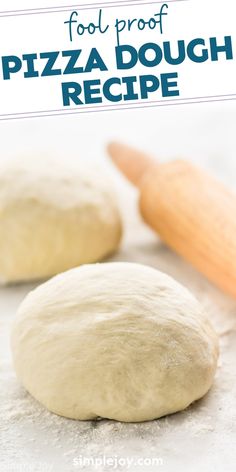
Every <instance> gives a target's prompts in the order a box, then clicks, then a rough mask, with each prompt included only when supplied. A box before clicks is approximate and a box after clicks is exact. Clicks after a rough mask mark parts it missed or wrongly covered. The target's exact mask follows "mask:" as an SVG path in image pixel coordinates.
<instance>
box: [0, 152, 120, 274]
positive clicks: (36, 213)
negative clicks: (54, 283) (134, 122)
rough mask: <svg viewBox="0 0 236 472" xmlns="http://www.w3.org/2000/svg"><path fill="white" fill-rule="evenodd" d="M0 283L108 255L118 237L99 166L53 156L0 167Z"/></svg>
mask: <svg viewBox="0 0 236 472" xmlns="http://www.w3.org/2000/svg"><path fill="white" fill-rule="evenodd" d="M0 228H1V230H0V282H2V283H7V282H18V281H24V280H31V279H40V278H46V277H49V276H52V275H54V274H57V273H59V272H62V271H65V270H67V269H70V268H71V267H75V266H77V265H80V264H84V263H90V262H96V261H99V260H102V259H103V258H104V257H105V256H107V255H108V254H110V253H112V252H113V251H114V250H115V249H116V248H117V246H118V244H119V240H120V237H121V221H120V216H119V212H118V209H117V205H116V201H115V198H114V195H113V191H112V190H111V188H110V185H109V184H108V183H107V177H106V176H105V175H104V173H103V169H92V168H89V167H88V166H85V165H84V164H83V163H81V164H79V165H77V164H76V165H75V164H73V163H72V162H71V161H69V162H67V161H64V162H63V161H62V160H61V159H59V158H58V160H55V159H52V158H45V157H43V158H42V157H41V158H40V157H38V158H36V157H35V158H34V157H31V159H29V158H22V159H18V160H15V161H13V162H10V163H4V164H1V166H0Z"/></svg>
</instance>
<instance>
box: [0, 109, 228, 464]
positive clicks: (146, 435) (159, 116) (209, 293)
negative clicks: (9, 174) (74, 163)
mask: <svg viewBox="0 0 236 472" xmlns="http://www.w3.org/2000/svg"><path fill="white" fill-rule="evenodd" d="M177 108H178V111H177V110H175V111H174V112H173V111H170V110H169V111H168V110H167V109H165V110H162V111H159V110H156V111H155V110H154V111H145V112H142V111H140V112H128V113H127V112H126V113H124V114H122V113H119V112H114V113H112V114H109V113H108V114H101V115H100V116H99V120H98V119H97V117H93V116H90V117H89V118H88V117H85V118H84V117H83V119H82V120H81V119H80V118H77V119H74V118H73V119H70V118H66V119H64V120H63V119H62V118H57V119H55V120H48V119H41V120H31V121H28V120H26V121H27V123H26V121H25V122H20V121H19V122H16V123H14V124H13V123H2V124H1V131H2V132H1V135H2V136H3V140H2V143H1V153H2V154H4V153H5V155H6V156H7V157H8V155H9V156H10V154H14V153H15V152H19V153H21V154H22V153H23V152H25V148H27V149H28V152H29V151H31V150H32V155H33V154H34V153H35V151H34V149H35V147H37V153H36V154H37V155H38V156H39V157H40V152H45V150H46V149H47V152H48V150H49V152H59V150H60V152H65V155H66V154H67V153H70V154H71V155H72V156H74V157H75V156H76V155H77V154H78V155H81V154H83V153H84V155H85V156H86V157H87V158H91V159H93V156H95V158H96V159H98V160H99V159H103V157H102V155H103V146H104V143H105V142H106V141H107V140H108V139H110V138H112V137H118V138H120V139H122V138H123V139H124V141H128V142H130V143H131V144H136V145H137V146H139V147H141V148H143V149H145V148H146V149H147V150H149V151H150V152H152V153H156V154H160V155H162V156H163V158H164V159H166V158H167V157H171V156H173V157H175V156H178V155H181V154H184V156H185V157H188V158H189V159H191V160H192V161H195V162H196V161H198V160H199V162H200V163H201V164H202V165H206V166H207V167H209V168H211V169H212V172H215V173H216V174H218V175H220V176H221V177H222V178H223V179H224V180H225V181H228V182H229V183H230V184H231V185H234V180H235V182H236V179H235V177H236V159H235V150H236V149H235V148H236V146H235V144H234V133H235V131H234V127H235V115H236V109H235V108H234V107H233V106H230V105H229V106H228V107H225V108H222V105H221V106H220V105H216V104H211V105H210V106H209V107H206V106H204V105H200V106H197V105H195V107H185V108H184V107H177ZM98 121H99V123H98ZM144 123H145V126H146V130H145V128H144ZM167 129H168V131H167ZM91 130H93V131H91ZM114 130H115V132H114ZM167 132H168V136H169V137H168V136H167ZM11 133H13V134H14V135H15V139H14V140H13V142H12V143H11V144H10V145H9V136H10V134H11ZM91 134H93V139H91ZM170 136H172V139H170ZM40 137H41V139H40ZM42 137H43V139H42ZM35 143H37V146H35ZM183 151H184V152H183ZM198 156H200V157H199V159H198ZM115 179H116V184H117V189H118V191H119V189H120V188H121V186H122V192H121V206H122V208H126V211H125V214H124V220H125V227H126V230H125V236H124V240H123V243H122V246H121V249H120V251H119V253H117V254H116V255H115V256H114V257H113V258H112V260H127V261H136V262H141V263H146V264H150V265H152V266H154V267H157V268H158V269H160V270H163V271H166V272H167V273H169V274H170V275H172V276H173V277H175V278H176V279H177V280H178V281H180V282H181V283H183V284H185V285H186V286H187V287H188V288H189V289H190V290H192V292H193V293H194V294H195V295H196V296H197V297H198V298H199V300H200V302H201V303H202V304H203V306H204V307H205V311H206V313H207V314H208V315H209V318H210V319H211V321H212V322H213V324H214V326H215V328H216V330H217V332H218V333H219V335H220V344H221V356H220V362H219V367H218V371H217V375H216V379H215V383H214V385H213V387H212V389H211V391H210V392H209V393H208V394H207V395H206V396H205V397H204V398H203V399H202V400H200V401H198V402H196V403H195V404H193V405H192V406H191V407H189V408H188V409H187V410H185V411H183V412H181V413H177V414H174V415H171V416H168V417H165V418H162V419H159V420H156V421H152V422H146V423H139V424H138V423H136V424H125V423H119V422H113V421H108V420H101V421H99V422H79V421H72V420H68V419H65V418H60V417H58V416H56V415H53V414H51V413H49V412H47V411H46V410H45V409H44V408H43V407H42V406H40V405H39V404H38V403H37V402H36V401H35V400H34V399H33V398H31V396H30V395H29V394H27V393H26V392H25V391H24V389H23V388H22V387H21V386H20V384H19V383H18V381H17V380H16V378H15V374H14V371H13V369H12V366H11V356H10V348H9V331H10V324H11V320H12V319H13V317H14V314H15V312H16V309H17V307H18V305H19V303H20V302H21V300H22V299H23V297H24V296H25V295H26V294H27V292H28V291H29V289H31V288H32V285H19V286H15V287H13V286H12V287H2V288H0V337H1V340H0V377H1V388H0V422H1V424H0V432H1V438H0V441H1V446H0V447H1V454H0V470H1V472H5V471H10V470H11V471H24V472H28V471H34V472H41V471H44V472H46V471H53V472H54V471H55V472H72V471H73V472H74V471H76V470H81V468H79V467H76V466H75V465H73V460H74V459H76V458H77V459H78V460H80V458H81V456H83V457H88V458H89V457H90V458H91V457H92V458H94V459H95V458H99V456H105V457H106V458H109V457H111V458H113V460H114V459H115V458H116V457H118V458H123V460H124V461H125V460H126V461H127V458H129V459H130V458H131V459H132V460H137V459H139V458H142V459H145V458H147V459H148V460H150V459H151V458H153V457H155V458H160V459H162V461H163V464H162V465H160V466H159V467H157V466H155V465H153V466H151V465H149V466H148V465H146V466H141V467H139V466H138V465H135V464H133V465H132V466H131V467H130V468H129V469H128V465H127V462H126V465H122V463H121V464H120V466H119V467H117V468H116V469H115V468H114V467H113V468H112V467H111V466H109V464H108V463H107V464H106V465H101V466H100V468H99V467H97V468H95V466H92V465H89V466H88V467H86V466H85V465H84V468H83V469H82V470H86V471H87V470H89V471H90V470H91V471H93V470H100V471H102V470H106V471H108V470H113V469H114V470H120V471H122V470H131V471H138V470H147V471H148V472H149V471H154V470H155V471H156V470H161V471H163V472H172V471H173V472H174V471H175V472H176V471H181V472H195V471H196V472H197V471H198V472H199V470H203V471H204V472H211V471H212V472H213V471H214V472H217V471H219V472H222V470H224V471H225V472H231V471H232V472H233V471H235V469H236V452H235V444H236V401H235V399H236V301H234V300H233V299H230V298H229V297H227V296H225V295H223V294H222V293H221V292H220V291H219V290H218V289H216V288H215V287H213V286H212V285H211V284H210V283H209V282H208V281H207V280H206V279H205V278H204V277H202V276H201V275H200V274H198V273H197V272H196V271H195V270H194V269H193V268H192V267H190V266H189V265H188V264H187V263H185V262H184V261H183V260H182V259H180V258H179V257H178V256H177V255H175V254H174V253H172V252H171V251H170V250H169V249H168V248H166V247H165V246H164V245H163V244H162V243H161V242H160V241H159V240H158V238H157V236H156V235H154V234H153V233H152V232H151V231H150V230H149V229H148V228H146V227H145V225H144V224H143V223H142V222H141V220H140V218H139V216H138V213H137V206H136V195H135V193H134V192H133V191H132V189H131V188H129V186H128V185H126V184H125V183H124V181H123V180H122V179H121V178H119V177H118V176H117V177H115ZM122 202H123V205H122ZM127 202H128V203H127ZM125 458H126V459H125ZM104 460H105V459H104Z"/></svg>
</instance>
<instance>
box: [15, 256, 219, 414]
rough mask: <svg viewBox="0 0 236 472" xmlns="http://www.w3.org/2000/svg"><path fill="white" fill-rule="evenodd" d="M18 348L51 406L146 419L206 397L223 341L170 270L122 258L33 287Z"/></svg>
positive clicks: (28, 382) (30, 384)
mask: <svg viewBox="0 0 236 472" xmlns="http://www.w3.org/2000/svg"><path fill="white" fill-rule="evenodd" d="M12 351H13V357H14V364H15V368H16V372H17V375H18V377H19V379H20V380H21V381H22V383H23V385H24V386H25V388H26V389H27V390H28V391H29V392H30V393H31V394H32V395H33V396H34V397H35V398H36V399H37V400H38V401H39V402H41V403H42V404H43V405H44V406H45V407H46V408H48V409H49V410H50V411H52V412H54V413H57V414H58V415H62V416H66V417H68V418H74V419H80V420H90V419H95V418H97V417H103V418H110V419H114V420H119V421H145V420H152V419H154V418H159V417H161V416H163V415H167V414H169V413H174V412H176V411H179V410H183V409H184V408H186V407H187V406H188V405H190V403H192V402H193V401H195V400H197V399H199V398H201V397H202V396H203V395H205V393H206V392H207V391H208V390H209V388H210V386H211V385H212V382H213V377H214V374H215V370H216V363H217V357H218V339H217V336H216V334H215V332H214V331H213V329H212V327H211V326H210V324H209V322H208V321H207V319H206V318H205V316H204V315H203V313H202V308H201V306H200V305H199V303H198V302H197V301H196V300H195V298H194V297H193V296H192V295H191V294H190V293H189V292H188V290H186V289H185V288H184V287H182V286H181V285H180V284H178V283H177V282H175V281H174V280H173V279H172V278H171V277H168V276H167V275H166V274H163V273H161V272H159V271H157V270H155V269H152V268H151V267H146V266H143V265H139V264H131V263H119V262H117V263H107V264H92V265H85V266H83V267H80V268H76V269H72V270H70V271H68V272H65V273H64V274H60V275H58V276H57V277H54V278H53V279H51V280H50V281H48V282H46V283H44V284H43V285H41V286H40V287H38V288H36V290H34V291H32V292H31V293H30V294H29V295H28V296H27V297H26V299H25V300H24V301H23V303H22V305H21V307H20V308H19V311H18V314H17V317H16V319H15V322H14V326H13V331H12Z"/></svg>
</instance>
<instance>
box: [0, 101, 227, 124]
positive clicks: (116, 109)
mask: <svg viewBox="0 0 236 472" xmlns="http://www.w3.org/2000/svg"><path fill="white" fill-rule="evenodd" d="M233 100H236V96H234V97H231V98H213V99H211V100H196V101H189V102H187V101H186V102H185V101H183V102H181V101H180V100H179V101H177V102H175V103H173V102H170V103H169V102H168V103H167V101H164V102H162V103H159V104H158V105H157V104H155V105H153V104H149V103H146V104H145V105H144V104H143V105H142V106H141V105H138V106H136V105H135V104H133V105H132V106H130V107H127V106H124V107H113V108H103V109H102V110H101V109H100V108H99V110H96V109H94V110H91V111H87V110H84V108H83V109H80V110H75V111H69V110H68V111H67V112H63V113H62V112H60V113H50V111H49V113H46V114H39V115H31V116H28V115H27V116H15V117H10V116H9V117H8V118H0V121H4V120H5V121H9V120H19V119H29V118H43V117H45V118H46V117H52V116H62V115H76V114H79V113H99V112H104V111H106V112H109V111H122V110H123V111H124V110H132V109H140V108H154V107H164V106H176V105H179V106H180V105H193V104H196V103H197V104H200V103H211V102H229V101H233ZM42 113H44V112H42Z"/></svg>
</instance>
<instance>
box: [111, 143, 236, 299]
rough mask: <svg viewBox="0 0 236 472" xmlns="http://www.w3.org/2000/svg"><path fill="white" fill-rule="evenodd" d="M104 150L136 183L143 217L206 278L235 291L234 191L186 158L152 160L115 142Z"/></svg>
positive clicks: (235, 294) (235, 201)
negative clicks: (157, 161)
mask: <svg viewBox="0 0 236 472" xmlns="http://www.w3.org/2000/svg"><path fill="white" fill-rule="evenodd" d="M108 152H109V154H110V156H111V158H112V160H113V162H114V163H115V164H116V165H117V166H118V168H119V169H120V170H121V171H122V172H123V174H124V175H125V176H126V177H127V178H128V179H129V180H130V181H131V182H132V183H133V184H135V185H136V186H137V187H138V188H139V190H140V201H139V203H140V210H141V214H142V216H143V218H144V220H145V221H146V222H147V223H148V224H149V225H150V226H151V227H152V228H153V229H154V230H155V231H157V233H158V234H159V235H160V237H161V239H162V240H163V241H165V242H166V243H167V244H168V245H169V246H170V247H171V248H172V249H174V250H175V251H176V252H177V253H179V254H180V255H181V256H183V257H184V258H185V259H186V260H187V261H189V262H190V263H191V264H192V265H193V266H195V267H196V268H197V269H198V270H199V271H200V272H202V273H203V274H204V275H205V276H207V277H208V279H209V280H211V281H212V282H214V283H215V284H216V285H217V286H218V287H220V288H221V289H223V290H224V291H225V292H227V293H229V294H231V295H233V296H235V297H236V195H234V194H233V193H232V192H231V191H230V190H228V189H227V188H225V186H224V185H223V184H222V183H220V182H218V181H217V180H216V179H214V178H213V177H212V176H211V175H209V174H208V173H207V172H205V171H204V170H202V169H200V168H198V167H196V166H194V165H192V164H191V163H190V162H187V161H184V160H176V161H172V162H168V163H164V164H158V163H156V161H155V160H153V159H152V158H150V157H149V156H147V155H145V154H143V153H141V152H139V151H136V150H133V149H131V148H129V147H127V146H124V145H121V144H117V143H111V144H110V145H109V146H108Z"/></svg>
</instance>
